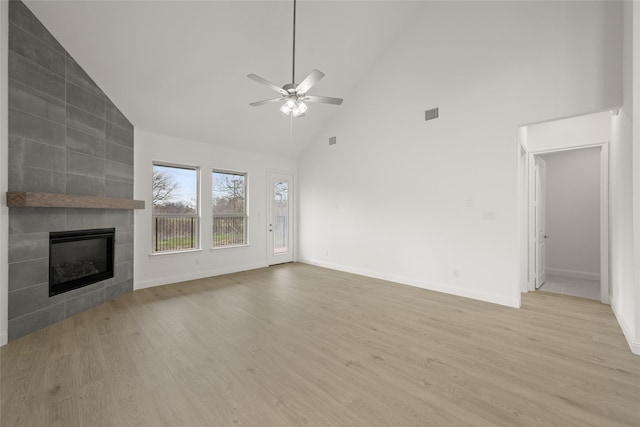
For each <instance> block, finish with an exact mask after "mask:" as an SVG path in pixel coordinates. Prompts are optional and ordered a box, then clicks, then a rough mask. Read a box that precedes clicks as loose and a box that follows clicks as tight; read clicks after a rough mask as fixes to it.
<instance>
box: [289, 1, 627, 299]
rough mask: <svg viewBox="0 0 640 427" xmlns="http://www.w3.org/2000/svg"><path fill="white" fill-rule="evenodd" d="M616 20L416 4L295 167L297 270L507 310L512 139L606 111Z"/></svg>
mask: <svg viewBox="0 0 640 427" xmlns="http://www.w3.org/2000/svg"><path fill="white" fill-rule="evenodd" d="M621 7H622V5H621V4H620V3H598V2H586V3H583V2H470V3H461V2H439V3H435V2H424V3H422V4H421V6H420V8H419V10H418V11H417V12H416V18H415V23H414V24H413V25H410V26H408V27H407V28H406V30H405V32H404V33H403V34H402V35H400V36H399V38H398V40H397V42H396V44H395V45H393V46H392V48H391V49H390V50H389V51H388V52H387V53H386V55H385V56H384V57H383V58H381V60H380V62H379V63H378V64H377V65H376V66H375V67H374V68H373V69H372V70H371V73H370V74H368V75H366V76H364V77H363V80H362V82H361V84H360V85H359V86H358V88H357V89H356V90H355V91H354V92H352V93H349V94H346V95H345V103H344V104H343V105H342V106H341V107H340V108H341V110H340V113H339V114H338V115H337V116H336V118H335V119H334V120H333V121H332V122H330V123H328V125H327V127H326V129H325V131H324V132H323V134H322V135H320V136H319V137H318V139H317V140H316V141H315V142H314V143H313V144H312V145H311V147H310V148H309V149H307V150H306V151H305V152H304V154H303V155H302V156H301V158H300V159H299V170H300V188H301V189H300V193H301V199H300V210H301V220H302V224H301V246H300V258H301V259H303V260H305V261H306V262H310V263H316V264H319V265H324V266H328V267H333V268H337V269H342V270H347V271H353V272H357V273H362V274H366V275H370V276H375V277H382V278H388V279H392V280H396V281H399V282H402V283H407V284H411V285H416V286H422V287H427V288H431V289H436V290H441V291H445V292H450V293H453V294H458V295H464V296H469V297H473V298H478V299H482V300H486V301H492V302H496V303H500V304H505V305H510V306H519V304H520V291H519V289H518V286H517V283H518V275H517V271H518V262H519V259H518V218H517V212H518V211H517V204H518V198H517V188H518V187H517V165H518V161H517V159H518V153H517V147H518V145H517V139H518V126H519V125H521V124H525V123H534V122H539V121H543V120H549V119H551V118H555V117H569V116H574V115H578V114H584V113H588V112H593V111H602V110H604V109H607V108H609V107H612V106H617V105H619V104H620V102H621V83H620V72H621V71H620V70H621V57H620V54H621V52H620V49H619V46H620V43H621V18H622V13H621ZM436 106H437V107H440V118H439V119H437V120H435V121H430V122H424V121H423V114H424V113H423V111H424V110H425V109H429V108H432V107H436ZM334 135H335V136H337V140H338V143H337V145H334V146H328V145H327V139H328V137H330V136H334ZM490 218H495V219H490ZM455 271H457V272H458V275H457V277H456V276H455V274H454V272H455Z"/></svg>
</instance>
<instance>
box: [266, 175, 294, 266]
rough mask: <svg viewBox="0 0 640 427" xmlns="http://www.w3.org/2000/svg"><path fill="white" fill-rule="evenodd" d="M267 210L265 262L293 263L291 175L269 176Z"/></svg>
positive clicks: (272, 263) (270, 263)
mask: <svg viewBox="0 0 640 427" xmlns="http://www.w3.org/2000/svg"><path fill="white" fill-rule="evenodd" d="M268 182H269V206H268V209H267V212H268V216H267V227H268V229H267V233H268V236H267V247H268V254H267V257H268V258H267V261H268V262H269V265H274V264H282V263H285V262H292V261H293V242H294V238H293V206H294V204H293V175H288V174H281V173H270V174H269V180H268Z"/></svg>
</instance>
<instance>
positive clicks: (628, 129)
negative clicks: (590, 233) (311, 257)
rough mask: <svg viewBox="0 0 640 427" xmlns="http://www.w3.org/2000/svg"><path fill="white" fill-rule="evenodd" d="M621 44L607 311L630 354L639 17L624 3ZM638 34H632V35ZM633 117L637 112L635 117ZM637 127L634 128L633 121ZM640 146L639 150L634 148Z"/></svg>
mask: <svg viewBox="0 0 640 427" xmlns="http://www.w3.org/2000/svg"><path fill="white" fill-rule="evenodd" d="M624 8H625V10H624V43H623V52H624V56H623V79H622V80H623V85H624V92H623V102H622V108H621V109H620V113H619V115H618V116H615V117H613V119H612V130H611V160H610V168H611V185H610V205H611V207H610V218H611V219H610V228H611V237H610V241H611V242H610V247H611V256H610V259H611V291H612V298H611V307H612V308H613V311H614V312H615V313H616V317H617V318H618V322H619V323H620V326H621V327H622V330H623V331H624V334H625V336H626V337H627V340H628V341H629V344H630V346H631V348H632V350H633V351H634V352H636V353H638V354H640V340H639V337H638V330H639V329H638V328H637V325H636V321H637V317H638V316H639V315H640V310H639V307H640V302H639V301H638V277H637V276H635V272H634V270H637V268H638V264H639V261H638V252H636V250H634V234H637V233H638V222H637V218H638V216H637V215H638V214H637V212H636V222H635V224H634V206H633V204H634V199H637V197H638V195H637V193H638V191H640V185H639V184H638V181H637V178H638V177H637V176H634V168H633V162H634V155H637V152H636V147H639V146H638V145H635V142H634V138H637V135H634V123H633V120H632V117H634V108H635V109H637V107H636V106H635V105H634V104H635V102H634V101H635V100H634V92H633V91H634V89H633V88H634V85H635V86H637V85H639V84H640V82H639V80H638V78H637V76H636V77H635V78H634V73H635V74H636V75H637V73H638V72H640V67H639V68H634V67H636V65H634V61H637V56H638V53H637V52H634V49H637V45H638V43H635V45H636V46H634V43H633V37H634V36H633V34H634V31H635V32H636V33H638V27H639V26H640V19H638V18H637V14H638V9H640V5H639V4H638V3H637V2H635V3H632V2H625V5H624ZM636 36H637V34H636ZM636 116H637V114H636ZM635 121H636V125H637V119H636V120H635ZM639 148H640V147H639ZM635 173H636V174H637V171H636V172H635Z"/></svg>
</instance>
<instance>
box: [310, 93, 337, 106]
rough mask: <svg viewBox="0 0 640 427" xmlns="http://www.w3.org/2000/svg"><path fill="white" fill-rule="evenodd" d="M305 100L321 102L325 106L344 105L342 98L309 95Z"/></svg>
mask: <svg viewBox="0 0 640 427" xmlns="http://www.w3.org/2000/svg"><path fill="white" fill-rule="evenodd" d="M304 100H305V101H309V102H321V103H323V104H333V105H340V104H342V98H331V97H330V96H317V95H307V96H305V97H304Z"/></svg>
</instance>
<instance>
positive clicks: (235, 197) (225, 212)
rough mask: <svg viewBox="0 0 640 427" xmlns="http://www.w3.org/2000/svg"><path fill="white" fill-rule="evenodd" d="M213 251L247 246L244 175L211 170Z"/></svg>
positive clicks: (245, 182) (245, 179)
mask: <svg viewBox="0 0 640 427" xmlns="http://www.w3.org/2000/svg"><path fill="white" fill-rule="evenodd" d="M212 184H213V185H212V187H213V197H212V198H213V212H212V214H213V247H224V246H238V245H246V244H247V199H246V194H247V174H246V173H239V172H224V171H217V170H214V171H213V173H212Z"/></svg>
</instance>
